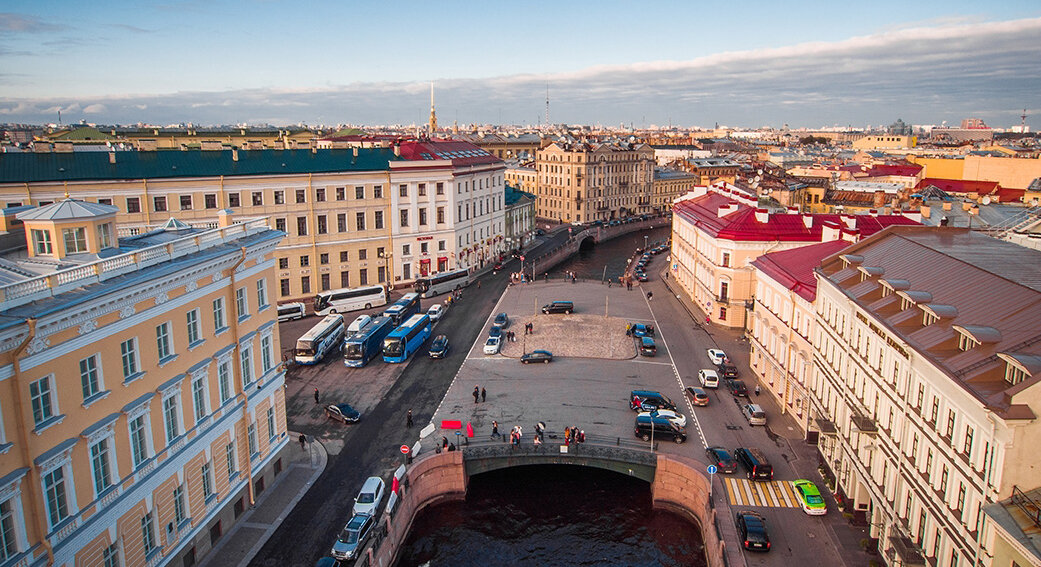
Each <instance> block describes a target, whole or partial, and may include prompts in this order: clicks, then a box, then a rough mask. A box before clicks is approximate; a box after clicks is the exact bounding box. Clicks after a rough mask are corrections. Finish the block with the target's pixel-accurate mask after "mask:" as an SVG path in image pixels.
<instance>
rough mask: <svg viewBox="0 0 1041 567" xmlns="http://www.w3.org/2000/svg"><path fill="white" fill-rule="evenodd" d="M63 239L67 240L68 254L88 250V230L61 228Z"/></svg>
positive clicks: (66, 250)
mask: <svg viewBox="0 0 1041 567" xmlns="http://www.w3.org/2000/svg"><path fill="white" fill-rule="evenodd" d="M61 237H62V240H64V241H65V253H66V254H78V253H80V252H86V251H87V231H86V229H84V228H83V227H80V228H63V229H61Z"/></svg>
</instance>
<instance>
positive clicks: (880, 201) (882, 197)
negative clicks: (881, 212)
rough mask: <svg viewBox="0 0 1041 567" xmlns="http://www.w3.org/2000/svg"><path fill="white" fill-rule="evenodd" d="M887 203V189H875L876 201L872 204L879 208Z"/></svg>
mask: <svg viewBox="0 0 1041 567" xmlns="http://www.w3.org/2000/svg"><path fill="white" fill-rule="evenodd" d="M885 204H886V192H885V191H875V199H874V202H873V203H872V204H871V206H872V207H874V208H876V209H878V208H880V207H882V206H884V205H885Z"/></svg>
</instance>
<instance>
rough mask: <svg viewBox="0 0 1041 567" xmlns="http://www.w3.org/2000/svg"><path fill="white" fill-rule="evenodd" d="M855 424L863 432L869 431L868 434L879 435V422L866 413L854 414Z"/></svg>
mask: <svg viewBox="0 0 1041 567" xmlns="http://www.w3.org/2000/svg"><path fill="white" fill-rule="evenodd" d="M851 419H852V421H853V425H854V426H856V428H857V429H859V430H860V432H861V433H867V434H868V435H878V424H876V423H875V420H873V419H871V418H870V417H868V416H866V415H860V414H853V416H852V418H851Z"/></svg>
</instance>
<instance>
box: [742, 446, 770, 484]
mask: <svg viewBox="0 0 1041 567" xmlns="http://www.w3.org/2000/svg"><path fill="white" fill-rule="evenodd" d="M734 458H735V459H737V462H739V463H741V466H743V467H745V471H746V472H747V473H748V479H749V480H773V479H774V468H773V466H772V465H771V464H770V461H768V460H766V457H765V456H764V455H763V453H762V452H760V451H759V449H746V448H745V447H738V448H737V449H734Z"/></svg>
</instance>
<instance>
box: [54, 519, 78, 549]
mask: <svg viewBox="0 0 1041 567" xmlns="http://www.w3.org/2000/svg"><path fill="white" fill-rule="evenodd" d="M79 527H80V516H76V517H75V518H73V519H72V520H70V521H69V523H67V524H65V525H64V526H62V527H61V529H60V530H58V531H56V532H54V535H53V536H51V545H57V544H58V542H60V541H61V540H63V539H65V538H67V537H69V534H71V533H72V532H74V531H76V528H79Z"/></svg>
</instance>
